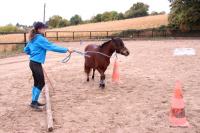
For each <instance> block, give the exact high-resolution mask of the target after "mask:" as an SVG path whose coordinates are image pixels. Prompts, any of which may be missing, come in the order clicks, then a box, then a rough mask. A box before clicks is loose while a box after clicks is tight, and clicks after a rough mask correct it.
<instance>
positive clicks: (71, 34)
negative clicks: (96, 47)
mask: <svg viewBox="0 0 200 133" xmlns="http://www.w3.org/2000/svg"><path fill="white" fill-rule="evenodd" d="M27 36H28V33H25V32H11V33H10V32H9V33H6V32H0V45H10V44H26V42H27ZM45 36H46V37H47V38H49V39H50V40H52V41H79V40H95V39H107V38H111V37H120V38H124V39H126V38H127V39H138V38H157V37H163V38H166V37H200V30H192V31H190V32H181V31H180V30H157V29H148V30H124V31H46V33H45Z"/></svg>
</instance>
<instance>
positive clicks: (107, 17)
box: [101, 11, 118, 21]
mask: <svg viewBox="0 0 200 133" xmlns="http://www.w3.org/2000/svg"><path fill="white" fill-rule="evenodd" d="M101 19H102V21H112V20H118V13H117V12H116V11H111V12H104V13H103V14H102V17H101Z"/></svg>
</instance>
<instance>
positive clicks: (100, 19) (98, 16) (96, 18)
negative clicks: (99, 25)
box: [91, 14, 102, 23]
mask: <svg viewBox="0 0 200 133" xmlns="http://www.w3.org/2000/svg"><path fill="white" fill-rule="evenodd" d="M101 21H102V14H97V15H96V16H94V17H92V18H91V22H94V23H96V22H101Z"/></svg>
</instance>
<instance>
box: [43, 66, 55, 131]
mask: <svg viewBox="0 0 200 133" xmlns="http://www.w3.org/2000/svg"><path fill="white" fill-rule="evenodd" d="M43 70H44V69H43ZM44 73H45V76H46V79H48V76H47V73H46V72H45V70H44ZM45 97H46V113H47V128H48V131H49V132H51V131H53V115H52V110H51V100H50V95H49V86H48V84H47V82H46V84H45Z"/></svg>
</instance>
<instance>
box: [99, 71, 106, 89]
mask: <svg viewBox="0 0 200 133" xmlns="http://www.w3.org/2000/svg"><path fill="white" fill-rule="evenodd" d="M98 71H99V73H100V75H101V77H100V84H99V87H100V88H102V89H104V88H105V78H106V76H105V74H104V71H103V70H101V69H98Z"/></svg>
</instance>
